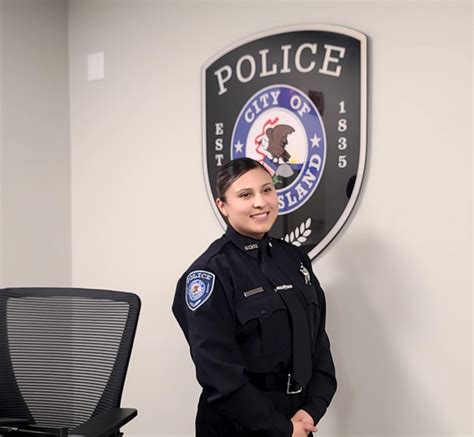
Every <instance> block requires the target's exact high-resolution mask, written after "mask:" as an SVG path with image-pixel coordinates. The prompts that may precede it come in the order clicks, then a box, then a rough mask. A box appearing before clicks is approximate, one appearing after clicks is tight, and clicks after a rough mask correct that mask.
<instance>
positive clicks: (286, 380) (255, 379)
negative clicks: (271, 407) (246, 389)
mask: <svg viewBox="0 0 474 437" xmlns="http://www.w3.org/2000/svg"><path fill="white" fill-rule="evenodd" d="M247 376H248V378H249V380H250V382H251V383H252V385H254V386H255V387H257V388H258V389H259V390H262V391H282V392H284V393H286V394H287V395H296V394H298V393H301V392H302V391H303V387H302V386H301V385H299V384H298V383H297V382H296V381H295V380H294V378H293V376H292V375H291V374H290V373H250V374H248V375H247Z"/></svg>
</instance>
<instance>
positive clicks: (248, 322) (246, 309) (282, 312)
mask: <svg viewBox="0 0 474 437" xmlns="http://www.w3.org/2000/svg"><path fill="white" fill-rule="evenodd" d="M235 311H236V314H237V320H238V321H239V325H240V326H239V329H238V336H237V341H238V342H239V343H240V345H241V347H242V350H243V352H244V354H250V355H252V356H256V355H262V354H263V355H267V354H272V353H275V352H277V351H278V350H279V348H280V347H281V346H280V344H278V343H279V342H277V341H276V340H275V339H276V338H278V336H279V335H280V336H281V333H282V331H284V330H285V324H286V325H287V326H288V328H287V331H288V330H289V324H288V314H287V310H286V307H285V304H284V303H283V301H282V299H281V298H280V296H278V295H277V294H265V295H255V296H251V297H248V298H246V299H245V300H243V301H240V302H239V303H238V304H237V305H236V308H235Z"/></svg>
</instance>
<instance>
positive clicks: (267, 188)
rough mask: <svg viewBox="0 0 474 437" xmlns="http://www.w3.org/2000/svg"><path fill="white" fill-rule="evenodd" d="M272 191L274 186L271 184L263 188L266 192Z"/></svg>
mask: <svg viewBox="0 0 474 437" xmlns="http://www.w3.org/2000/svg"><path fill="white" fill-rule="evenodd" d="M272 191H273V187H270V186H269V187H266V188H265V189H264V190H263V192H264V193H270V192H272Z"/></svg>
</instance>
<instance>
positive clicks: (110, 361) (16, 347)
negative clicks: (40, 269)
mask: <svg viewBox="0 0 474 437" xmlns="http://www.w3.org/2000/svg"><path fill="white" fill-rule="evenodd" d="M139 308H140V301H139V299H138V297H137V296H136V295H134V294H132V293H123V292H114V291H106V290H85V289H54V288H53V289H39V288H36V289H25V288H24V289H5V290H1V291H0V417H15V418H28V419H30V420H32V421H33V422H34V423H36V424H37V425H39V426H58V427H67V428H70V429H71V428H75V427H76V426H78V425H80V424H82V423H84V422H85V421H87V420H88V419H90V418H91V417H94V416H96V415H97V414H100V413H102V412H105V411H107V410H109V409H111V408H114V407H118V406H119V405H120V398H121V395H122V389H123V383H124V379H125V374H126V371H127V367H128V362H129V358H130V352H131V348H132V344H133V338H134V336H135V329H136V324H137V319H138V313H139Z"/></svg>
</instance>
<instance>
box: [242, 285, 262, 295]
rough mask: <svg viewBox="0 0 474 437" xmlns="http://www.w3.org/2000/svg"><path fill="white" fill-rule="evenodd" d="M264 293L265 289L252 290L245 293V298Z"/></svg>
mask: <svg viewBox="0 0 474 437" xmlns="http://www.w3.org/2000/svg"><path fill="white" fill-rule="evenodd" d="M258 293H263V287H257V288H252V289H251V290H248V291H246V292H245V293H244V296H245V297H249V296H253V295H254V294H258Z"/></svg>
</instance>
